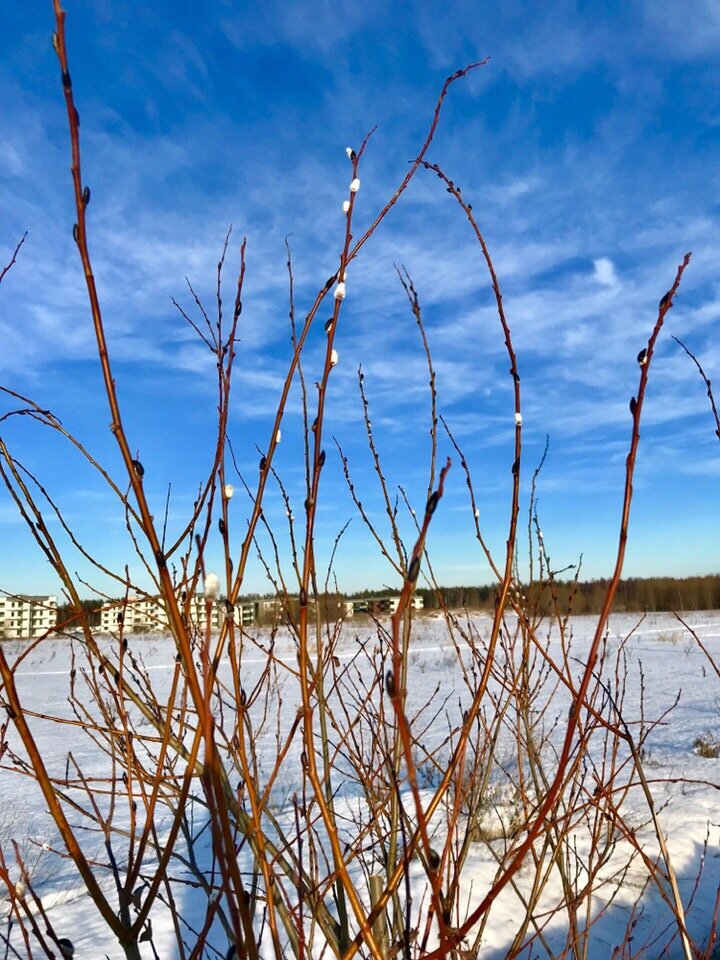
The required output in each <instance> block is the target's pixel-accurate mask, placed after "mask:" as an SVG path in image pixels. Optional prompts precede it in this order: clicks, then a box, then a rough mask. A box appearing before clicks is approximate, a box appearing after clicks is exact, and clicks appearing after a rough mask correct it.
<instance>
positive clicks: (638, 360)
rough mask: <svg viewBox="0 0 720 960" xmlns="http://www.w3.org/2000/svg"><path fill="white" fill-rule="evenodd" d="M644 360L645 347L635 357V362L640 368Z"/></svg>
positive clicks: (645, 356)
mask: <svg viewBox="0 0 720 960" xmlns="http://www.w3.org/2000/svg"><path fill="white" fill-rule="evenodd" d="M646 359H647V350H646V348H645V347H643V348H642V350H641V351H640V353H639V354H638V355H637V362H638V363H639V364H640V366H641V367H642V366H644V364H645V361H646Z"/></svg>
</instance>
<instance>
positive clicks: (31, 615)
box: [0, 594, 57, 640]
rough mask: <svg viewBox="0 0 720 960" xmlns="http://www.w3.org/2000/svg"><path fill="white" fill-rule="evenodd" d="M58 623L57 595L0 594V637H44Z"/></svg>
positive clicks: (6, 638)
mask: <svg viewBox="0 0 720 960" xmlns="http://www.w3.org/2000/svg"><path fill="white" fill-rule="evenodd" d="M56 624H57V597H38V596H9V595H7V594H0V639H3V640H9V639H14V638H23V637H30V638H31V639H35V638H36V637H42V636H43V635H44V634H46V633H49V632H50V631H51V630H52V629H53V628H54V627H55V625H56Z"/></svg>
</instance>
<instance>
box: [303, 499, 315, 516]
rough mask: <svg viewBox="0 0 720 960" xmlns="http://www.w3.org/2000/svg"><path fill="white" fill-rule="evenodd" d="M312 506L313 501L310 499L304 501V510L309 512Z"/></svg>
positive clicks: (313, 504)
mask: <svg viewBox="0 0 720 960" xmlns="http://www.w3.org/2000/svg"><path fill="white" fill-rule="evenodd" d="M314 506H315V501H314V500H313V498H312V497H308V498H307V500H306V501H305V510H306V511H308V512H309V511H310V510H312V508H313V507H314Z"/></svg>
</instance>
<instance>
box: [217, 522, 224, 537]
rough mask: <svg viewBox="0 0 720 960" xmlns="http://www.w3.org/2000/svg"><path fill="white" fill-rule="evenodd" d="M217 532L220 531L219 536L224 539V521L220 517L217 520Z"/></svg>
mask: <svg viewBox="0 0 720 960" xmlns="http://www.w3.org/2000/svg"><path fill="white" fill-rule="evenodd" d="M218 530H219V531H220V536H221V537H224V536H225V521H224V520H223V518H222V517H220V519H219V520H218Z"/></svg>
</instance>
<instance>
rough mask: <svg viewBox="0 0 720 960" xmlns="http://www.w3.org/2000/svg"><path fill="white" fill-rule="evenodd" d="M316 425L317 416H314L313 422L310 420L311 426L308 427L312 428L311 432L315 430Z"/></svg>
mask: <svg viewBox="0 0 720 960" xmlns="http://www.w3.org/2000/svg"><path fill="white" fill-rule="evenodd" d="M317 425H318V424H317V417H315V419H314V420H313V422H312V426H311V427H310V429H311V430H312V432H313V433H315V431H316V430H317Z"/></svg>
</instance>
